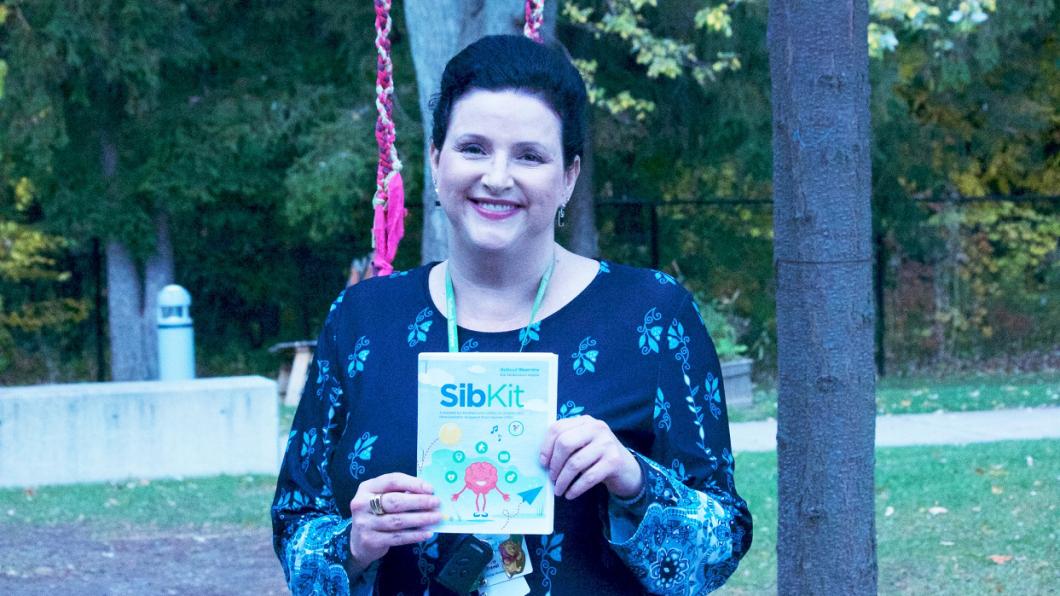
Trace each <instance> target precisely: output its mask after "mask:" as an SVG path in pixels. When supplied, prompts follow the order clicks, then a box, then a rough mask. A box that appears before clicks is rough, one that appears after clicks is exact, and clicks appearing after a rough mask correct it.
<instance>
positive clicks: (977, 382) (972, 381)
mask: <svg viewBox="0 0 1060 596" xmlns="http://www.w3.org/2000/svg"><path fill="white" fill-rule="evenodd" d="M1038 406H1060V371H1049V372H1039V373H1031V374H1020V375H1004V374H993V375H975V376H961V377H951V378H947V379H938V378H924V377H915V378H895V377H887V378H885V379H883V380H881V381H880V382H879V383H877V385H876V409H877V412H878V413H879V414H926V413H930V412H935V411H937V410H943V411H946V412H962V411H972V410H999V409H1005V408H1022V407H1038ZM776 416H777V392H776V389H773V388H770V389H764V390H759V391H755V396H754V403H753V405H751V406H750V407H747V408H730V409H729V420H730V421H731V422H745V421H748V420H764V419H766V418H771V417H772V418H776Z"/></svg>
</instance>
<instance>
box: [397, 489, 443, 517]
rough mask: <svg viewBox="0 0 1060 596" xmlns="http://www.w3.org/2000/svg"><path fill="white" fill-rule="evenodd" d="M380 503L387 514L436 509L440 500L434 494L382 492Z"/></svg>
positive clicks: (439, 504)
mask: <svg viewBox="0 0 1060 596" xmlns="http://www.w3.org/2000/svg"><path fill="white" fill-rule="evenodd" d="M382 504H383V511H385V512H387V513H388V514H389V513H404V512H406V511H436V510H437V509H438V507H440V506H441V504H442V502H441V500H440V499H439V498H438V497H436V496H434V495H421V494H411V493H383V496H382Z"/></svg>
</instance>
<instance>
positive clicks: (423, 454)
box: [416, 352, 559, 534]
mask: <svg viewBox="0 0 1060 596" xmlns="http://www.w3.org/2000/svg"><path fill="white" fill-rule="evenodd" d="M558 366H559V364H558V357H557V356H556V355H555V354H545V353H527V354H522V353H507V352H466V353H455V352H444V353H422V354H420V357H419V368H418V371H419V392H418V402H419V407H418V408H417V431H416V452H417V454H418V461H417V466H416V469H417V476H418V477H419V478H422V479H424V480H426V481H427V482H430V483H431V485H432V486H434V490H435V494H436V495H437V496H438V497H439V499H441V502H442V505H441V511H442V515H443V521H442V523H441V524H440V525H439V526H438V527H437V528H436V529H435V531H437V532H444V533H467V534H551V533H552V529H553V508H554V505H555V503H554V499H553V490H552V483H551V482H550V481H549V478H548V470H547V469H545V468H544V467H542V465H541V463H540V461H539V456H540V452H541V444H542V442H543V441H544V439H545V433H546V432H547V431H548V427H549V426H550V425H551V424H552V423H553V422H555V421H556V400H557V383H558Z"/></svg>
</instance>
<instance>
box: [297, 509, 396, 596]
mask: <svg viewBox="0 0 1060 596" xmlns="http://www.w3.org/2000/svg"><path fill="white" fill-rule="evenodd" d="M351 524H352V521H351V520H349V519H343V518H341V517H340V516H338V515H322V516H319V517H314V518H312V519H310V520H307V521H305V522H303V523H302V524H301V526H300V527H299V528H298V529H297V530H296V531H295V532H294V534H293V535H292V536H291V538H290V539H289V540H288V541H287V544H286V545H285V548H284V551H285V552H284V558H285V562H286V567H287V571H288V588H290V590H291V594H293V595H294V596H299V595H301V594H334V595H336V596H346V595H351V596H352V595H359V594H365V595H369V594H371V593H372V586H373V585H374V583H375V573H376V570H377V569H378V564H377V563H373V564H372V565H370V566H369V567H368V568H367V569H365V570H363V571H361V572H355V571H354V570H353V569H352V567H351V565H350V564H351V561H350V559H351V557H350V548H349V544H350V527H351Z"/></svg>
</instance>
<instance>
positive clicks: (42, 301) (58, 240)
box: [0, 178, 88, 373]
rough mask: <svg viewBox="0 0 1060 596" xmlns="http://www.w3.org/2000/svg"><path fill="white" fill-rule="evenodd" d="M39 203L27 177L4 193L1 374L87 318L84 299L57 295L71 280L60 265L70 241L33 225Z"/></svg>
mask: <svg viewBox="0 0 1060 596" xmlns="http://www.w3.org/2000/svg"><path fill="white" fill-rule="evenodd" d="M35 199H36V197H35V188H34V185H33V183H32V182H31V181H30V180H29V179H28V178H21V179H19V180H18V181H16V182H15V183H14V185H9V186H5V187H3V188H0V373H3V372H4V371H5V370H6V369H8V368H9V367H10V366H11V364H12V362H13V360H15V359H16V358H18V356H19V354H18V352H19V351H20V350H21V351H22V352H23V353H25V352H27V351H33V350H40V349H42V348H43V347H44V344H48V343H53V342H56V341H58V340H59V339H60V338H61V337H62V336H63V335H65V334H66V333H68V332H70V331H71V330H72V329H73V328H74V327H75V326H76V325H77V324H78V323H80V322H81V321H84V320H85V319H86V318H87V317H88V302H87V301H86V300H83V299H76V298H70V297H62V296H59V295H57V293H56V289H57V288H61V286H62V285H63V284H64V283H65V282H67V281H68V280H69V279H70V272H68V271H65V270H63V268H62V267H61V265H60V263H59V262H58V260H57V255H58V254H60V253H61V252H62V251H63V250H64V249H66V248H67V247H68V246H69V242H68V241H67V240H66V239H64V238H62V237H60V236H56V235H52V234H47V233H44V232H42V231H41V230H40V229H39V226H37V225H34V223H33V221H32V220H33V214H32V211H33V208H34V207H35V204H36V201H35Z"/></svg>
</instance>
